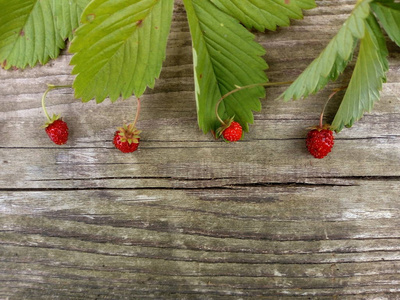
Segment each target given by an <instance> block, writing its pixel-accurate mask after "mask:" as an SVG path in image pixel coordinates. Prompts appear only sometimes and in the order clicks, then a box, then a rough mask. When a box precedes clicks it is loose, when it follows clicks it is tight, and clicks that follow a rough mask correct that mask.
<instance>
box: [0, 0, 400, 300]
mask: <svg viewBox="0 0 400 300" xmlns="http://www.w3.org/2000/svg"><path fill="white" fill-rule="evenodd" d="M317 2H318V6H319V7H318V8H316V9H314V10H311V11H307V12H306V18H305V19H304V20H296V21H293V22H292V24H293V26H291V27H289V28H279V29H278V30H277V32H266V33H257V34H256V39H257V41H259V42H260V43H261V44H262V45H263V47H264V48H265V49H266V50H267V54H266V55H265V59H266V60H267V62H268V63H269V66H270V68H269V69H268V70H267V75H268V77H269V78H270V80H271V81H287V80H291V79H294V78H295V77H296V76H297V75H298V74H300V72H301V71H302V70H303V69H304V68H305V67H306V66H307V64H308V63H310V62H311V61H312V59H313V58H315V57H316V56H317V55H318V54H319V52H320V51H321V50H322V49H323V48H324V47H325V45H326V44H327V43H328V41H329V39H330V38H331V37H332V36H333V35H334V34H335V32H336V31H337V29H338V27H339V26H340V25H341V24H342V22H343V21H344V20H345V18H346V17H347V15H348V14H349V13H350V11H351V9H352V8H353V6H354V2H355V1H353V0H340V1H337V0H335V1H334V0H325V1H317ZM388 47H389V51H390V55H389V61H390V70H389V72H388V82H387V83H386V84H385V85H384V88H383V91H382V97H381V100H380V101H379V102H378V103H377V104H376V105H375V108H374V110H373V111H372V112H371V113H367V114H366V115H365V117H364V118H363V119H362V120H361V121H360V122H358V123H357V124H355V126H354V127H353V128H351V129H346V130H344V131H343V132H342V133H340V134H339V135H337V136H336V144H335V147H334V150H333V152H332V153H331V154H329V156H328V157H327V158H326V159H324V160H315V159H313V158H311V157H310V156H309V154H308V153H307V152H306V149H305V145H304V136H305V134H306V132H307V127H309V126H312V125H314V124H315V123H316V122H317V121H318V117H319V113H320V110H321V109H322V106H323V104H324V103H325V101H326V99H327V97H328V95H329V94H330V92H331V89H333V88H336V87H341V86H343V85H345V84H346V82H348V80H349V76H350V74H351V69H352V67H354V62H353V63H352V64H351V66H350V68H349V69H348V70H347V71H346V72H345V73H344V74H343V75H342V76H341V77H340V78H339V80H338V81H337V82H335V83H331V84H329V85H328V87H327V89H325V90H323V91H321V92H320V93H318V94H317V95H314V96H311V97H310V98H308V99H306V100H301V101H296V102H290V103H283V102H281V101H274V99H276V98H277V97H278V96H279V95H280V94H281V93H282V91H283V90H284V87H275V88H268V89H267V98H266V99H264V100H263V101H262V103H263V110H262V111H261V112H259V113H256V114H255V124H253V125H252V126H251V131H250V132H249V133H247V134H246V135H245V139H244V140H243V141H241V142H240V143H237V144H227V143H224V142H220V141H214V140H213V139H212V137H211V135H203V133H202V132H200V130H199V129H198V126H197V121H196V105H195V101H194V92H193V90H194V84H193V66H192V57H191V40H190V34H189V28H188V25H187V21H186V17H185V12H184V8H183V5H182V2H181V1H176V5H175V11H174V20H173V26H172V30H171V34H170V40H169V43H168V49H167V60H166V61H165V63H164V68H163V71H162V74H161V78H160V79H159V80H158V81H157V83H156V87H155V88H154V89H153V90H148V91H147V92H146V94H145V95H144V96H143V98H142V100H143V101H142V103H143V108H142V115H141V119H140V121H139V123H138V126H139V127H140V129H142V130H143V134H142V140H141V145H140V148H139V150H138V151H137V152H135V153H134V154H133V155H122V154H120V153H119V152H118V151H117V150H116V149H114V147H113V145H112V137H113V133H114V131H115V128H116V127H117V126H119V125H120V124H121V123H122V120H124V119H126V120H129V119H131V118H132V115H133V113H134V110H135V106H136V104H135V100H134V98H132V99H129V100H127V101H118V102H116V103H114V104H112V105H111V104H110V103H109V101H108V100H106V101H105V102H104V103H102V104H96V103H94V102H93V101H92V102H89V103H81V102H80V101H79V100H76V99H74V97H73V91H72V90H71V89H62V90H57V91H52V92H51V93H50V94H49V97H48V101H47V104H48V107H49V111H50V113H52V112H57V113H61V114H63V116H64V118H65V120H67V121H68V123H69V125H70V131H71V135H70V140H69V141H68V143H67V144H66V145H64V146H61V147H59V146H55V145H53V144H51V143H50V142H49V140H48V138H47V136H46V135H45V133H44V131H43V129H41V128H40V126H41V125H42V123H43V122H44V116H43V113H42V111H41V106H40V98H41V95H42V93H43V92H44V90H45V86H46V83H53V84H69V83H71V82H72V81H73V76H71V75H70V72H71V66H69V62H70V59H71V55H70V54H68V53H67V52H66V51H64V52H63V53H62V55H61V56H60V57H59V58H58V59H57V60H55V61H52V62H50V63H49V64H48V65H46V66H38V67H35V68H32V69H27V70H24V71H21V70H17V71H7V72H6V71H4V70H0V169H1V172H0V299H55V298H56V299H147V298H156V299H232V298H234V299H257V298H261V299H293V298H295V299H311V298H313V299H398V298H399V297H400V288H399V286H400V274H399V273H400V271H399V270H400V229H399V228H400V221H399V220H400V218H399V216H400V202H399V195H400V171H399V168H398V162H399V161H400V131H399V128H400V108H399V105H398V100H400V98H399V95H400V50H399V48H398V47H396V46H395V45H394V43H392V42H388ZM341 96H342V95H340V94H338V95H337V97H334V98H333V99H332V102H331V103H330V104H329V105H328V109H327V114H326V119H327V120H328V121H329V120H332V118H333V116H334V112H335V111H336V109H337V107H338V105H339V102H340V99H341Z"/></svg>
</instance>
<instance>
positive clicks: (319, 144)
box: [306, 124, 335, 158]
mask: <svg viewBox="0 0 400 300" xmlns="http://www.w3.org/2000/svg"><path fill="white" fill-rule="evenodd" d="M334 139H335V138H334V136H333V132H332V130H330V129H329V125H327V124H326V125H324V126H323V127H320V126H318V127H316V128H315V129H313V130H311V131H310V132H308V134H307V140H306V144H307V149H308V152H310V153H311V155H313V156H314V157H315V158H324V157H325V156H327V155H328V153H329V152H331V150H332V147H333V144H334Z"/></svg>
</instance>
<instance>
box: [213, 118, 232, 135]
mask: <svg viewBox="0 0 400 300" xmlns="http://www.w3.org/2000/svg"><path fill="white" fill-rule="evenodd" d="M234 120H235V117H232V118H229V119H226V120H225V121H224V122H223V123H221V126H220V127H219V128H218V129H217V130H216V131H215V134H216V138H217V139H219V138H220V137H221V135H222V133H223V132H224V131H225V129H227V128H229V126H231V124H232V122H233V121H234Z"/></svg>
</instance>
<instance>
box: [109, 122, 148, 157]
mask: <svg viewBox="0 0 400 300" xmlns="http://www.w3.org/2000/svg"><path fill="white" fill-rule="evenodd" d="M140 133H141V131H140V130H137V129H136V127H135V125H134V124H129V125H126V124H125V125H124V126H123V127H120V128H118V130H117V131H116V132H115V135H114V140H113V143H114V145H115V147H116V148H117V149H118V150H120V151H121V152H123V153H129V152H134V151H136V150H137V148H138V147H139V141H140V136H139V134H140Z"/></svg>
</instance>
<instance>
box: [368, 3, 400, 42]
mask: <svg viewBox="0 0 400 300" xmlns="http://www.w3.org/2000/svg"><path fill="white" fill-rule="evenodd" d="M371 8H372V10H373V11H374V12H375V14H376V15H377V17H378V19H379V20H380V21H381V23H382V26H383V28H384V29H385V31H386V32H387V34H388V36H389V37H390V38H391V39H392V40H393V41H394V42H395V43H396V44H397V45H398V46H400V3H394V1H393V0H386V1H385V0H380V1H375V2H373V3H371Z"/></svg>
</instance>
